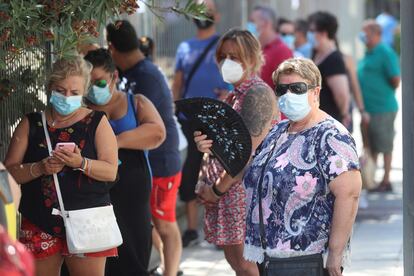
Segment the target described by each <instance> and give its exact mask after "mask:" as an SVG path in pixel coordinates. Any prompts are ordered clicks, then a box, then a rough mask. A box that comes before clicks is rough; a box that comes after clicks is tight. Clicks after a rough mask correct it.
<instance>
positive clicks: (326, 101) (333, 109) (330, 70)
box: [318, 50, 347, 122]
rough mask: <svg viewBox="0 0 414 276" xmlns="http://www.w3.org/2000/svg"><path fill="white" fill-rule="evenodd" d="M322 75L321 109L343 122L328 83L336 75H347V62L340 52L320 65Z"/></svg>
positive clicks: (335, 52)
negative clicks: (327, 79) (327, 80)
mask: <svg viewBox="0 0 414 276" xmlns="http://www.w3.org/2000/svg"><path fill="white" fill-rule="evenodd" d="M318 68H319V71H321V75H322V89H321V94H320V101H321V102H320V108H321V109H322V110H323V111H325V112H326V113H328V114H329V115H331V116H332V117H333V118H335V119H336V120H338V121H339V122H341V121H342V115H341V111H340V109H339V108H338V106H337V105H336V103H335V100H334V95H333V92H332V90H331V88H330V87H329V86H328V84H327V82H326V78H328V77H331V76H334V75H342V74H344V75H346V73H347V72H346V67H345V62H344V60H343V57H342V54H341V52H339V51H337V50H336V51H334V52H332V53H331V54H330V55H329V56H328V57H327V58H325V60H324V61H322V63H321V64H319V65H318Z"/></svg>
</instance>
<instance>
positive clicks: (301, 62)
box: [272, 58, 322, 86]
mask: <svg viewBox="0 0 414 276" xmlns="http://www.w3.org/2000/svg"><path fill="white" fill-rule="evenodd" d="M291 74H297V75H299V76H300V77H301V78H303V79H305V80H307V81H308V82H309V83H308V84H311V85H316V86H321V85H322V77H321V72H320V71H319V69H318V67H317V66H316V65H315V63H314V62H313V61H312V60H310V59H307V58H290V59H288V60H285V61H284V62H282V63H281V64H280V65H279V67H277V69H276V71H274V72H273V75H272V80H273V83H274V84H275V85H277V84H278V83H279V78H280V75H291Z"/></svg>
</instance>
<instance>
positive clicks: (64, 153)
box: [52, 145, 83, 168]
mask: <svg viewBox="0 0 414 276" xmlns="http://www.w3.org/2000/svg"><path fill="white" fill-rule="evenodd" d="M57 146H58V145H57ZM52 156H53V157H55V158H56V159H58V160H59V161H61V162H62V163H63V164H65V165H66V166H68V167H71V168H79V167H80V166H81V165H82V160H83V157H82V155H81V152H80V149H79V148H78V146H76V145H75V146H74V148H73V151H71V150H70V147H59V148H57V149H55V150H54V151H53V152H52Z"/></svg>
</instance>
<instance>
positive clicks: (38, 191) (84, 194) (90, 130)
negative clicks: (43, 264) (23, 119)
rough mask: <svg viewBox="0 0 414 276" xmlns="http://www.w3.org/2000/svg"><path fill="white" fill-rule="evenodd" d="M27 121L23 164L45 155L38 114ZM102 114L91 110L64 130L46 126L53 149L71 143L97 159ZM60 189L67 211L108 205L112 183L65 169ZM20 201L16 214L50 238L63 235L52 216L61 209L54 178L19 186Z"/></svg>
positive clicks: (60, 178) (60, 179)
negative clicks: (28, 128) (97, 131)
mask: <svg viewBox="0 0 414 276" xmlns="http://www.w3.org/2000/svg"><path fill="white" fill-rule="evenodd" d="M26 116H27V118H28V119H29V123H30V130H29V144H28V147H27V150H26V153H25V156H24V160H23V163H31V162H38V161H40V160H42V159H44V158H46V157H47V156H48V149H47V143H46V137H45V134H44V130H43V125H42V118H41V114H40V113H30V114H28V115H26ZM103 116H104V113H103V112H99V111H93V112H91V113H90V114H89V115H87V116H86V117H85V118H84V119H82V120H81V121H79V122H77V123H75V124H73V125H72V126H69V127H65V128H60V129H57V128H53V127H50V126H48V130H49V135H50V140H51V144H52V149H54V148H55V145H56V143H58V142H74V143H75V144H76V145H78V147H79V149H80V150H81V151H82V156H84V157H88V158H90V159H97V152H96V149H95V132H96V128H97V126H98V125H99V122H100V121H101V119H102V117H103ZM58 178H59V184H60V190H61V193H62V197H63V203H64V205H65V209H66V210H77V209H83V208H90V207H97V206H105V205H108V204H110V198H109V189H110V188H111V187H112V185H113V183H107V182H102V181H97V180H95V179H92V178H89V177H88V176H86V175H85V174H83V173H82V172H80V171H75V170H73V169H72V168H69V167H64V168H63V170H62V171H61V172H60V173H58ZM21 188H22V198H21V201H20V208H19V211H20V212H21V213H22V215H23V217H25V218H27V219H28V220H29V221H30V222H32V223H34V224H35V225H36V226H38V227H39V228H40V229H42V231H45V232H47V233H49V234H51V235H57V236H60V235H63V232H64V227H63V220H62V218H61V217H60V216H56V215H52V209H53V208H56V209H60V208H59V202H58V199H57V194H56V189H55V186H54V181H53V176H52V175H49V176H42V177H39V178H36V179H34V180H32V181H30V182H28V183H25V184H23V185H22V186H21Z"/></svg>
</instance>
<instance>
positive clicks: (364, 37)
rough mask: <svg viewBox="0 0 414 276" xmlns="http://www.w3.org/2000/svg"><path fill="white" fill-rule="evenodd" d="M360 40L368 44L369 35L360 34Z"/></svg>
mask: <svg viewBox="0 0 414 276" xmlns="http://www.w3.org/2000/svg"><path fill="white" fill-rule="evenodd" d="M358 38H359V40H361V42H362V43H364V44H367V34H366V33H365V32H360V33H359V34H358Z"/></svg>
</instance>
